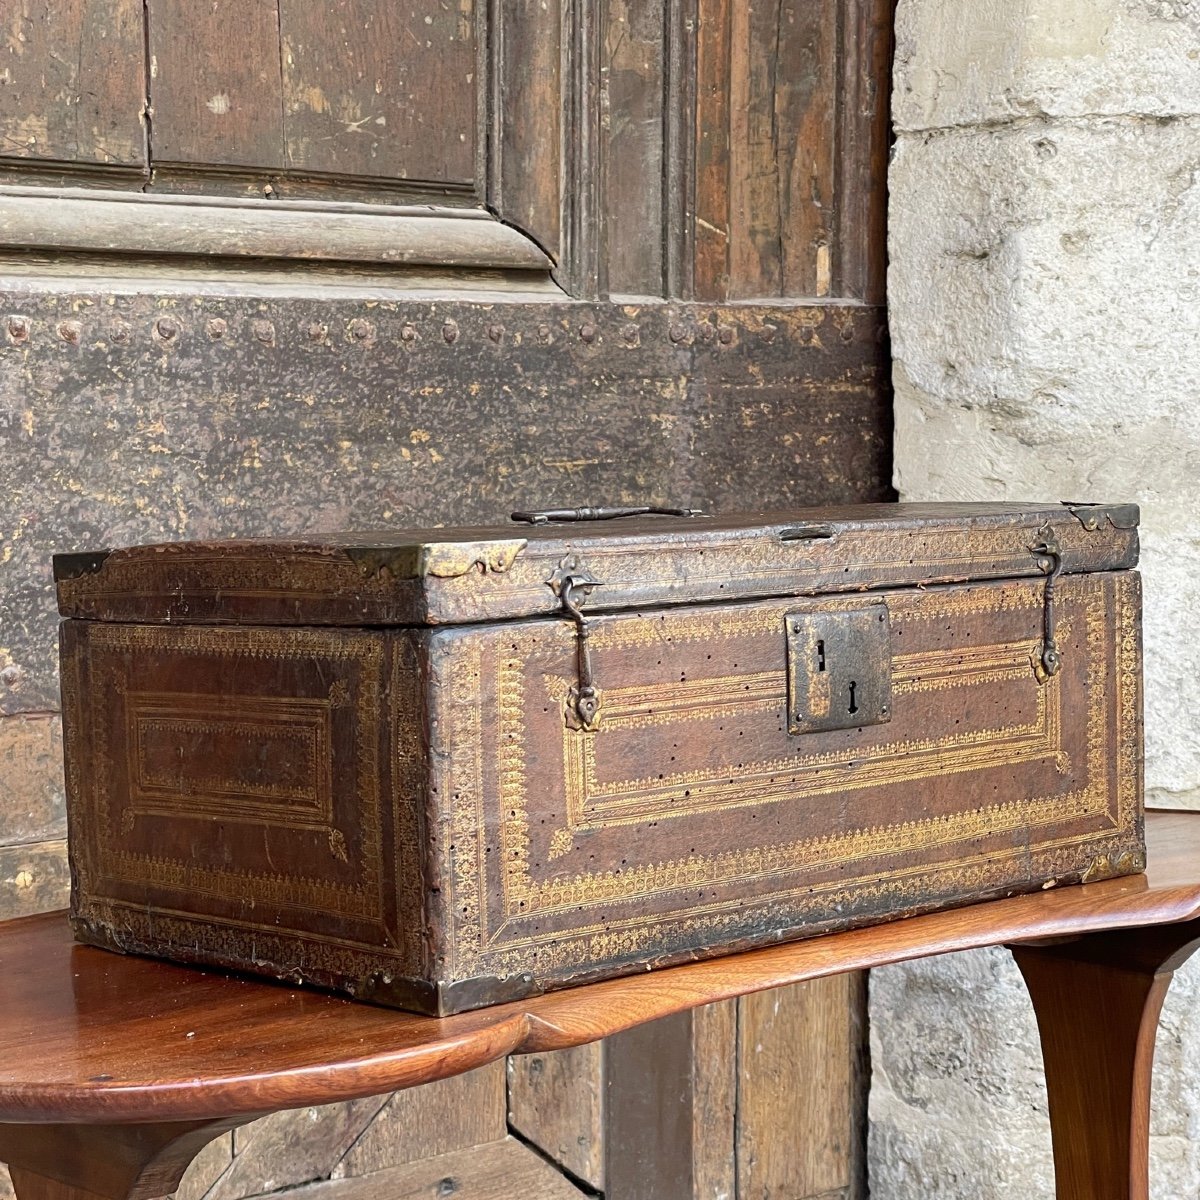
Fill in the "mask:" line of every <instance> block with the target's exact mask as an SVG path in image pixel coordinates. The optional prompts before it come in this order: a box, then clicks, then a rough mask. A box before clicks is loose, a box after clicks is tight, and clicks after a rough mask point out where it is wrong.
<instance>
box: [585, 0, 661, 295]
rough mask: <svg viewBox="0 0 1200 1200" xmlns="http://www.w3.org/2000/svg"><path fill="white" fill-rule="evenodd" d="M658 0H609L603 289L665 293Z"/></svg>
mask: <svg viewBox="0 0 1200 1200" xmlns="http://www.w3.org/2000/svg"><path fill="white" fill-rule="evenodd" d="M666 17H667V12H666V3H665V0H613V2H612V3H610V4H609V5H608V6H607V8H606V10H605V25H604V29H603V38H604V43H603V58H602V63H601V78H602V80H603V85H602V87H603V90H602V99H601V104H602V112H603V123H602V124H603V131H604V148H603V154H602V161H603V163H604V171H605V179H604V192H603V201H602V204H601V211H602V213H603V220H604V242H605V248H606V254H605V270H606V276H607V279H606V283H607V290H608V291H609V292H610V293H625V294H631V295H641V296H661V295H664V294H665V287H664V285H665V278H664V271H665V257H664V256H665V249H666V247H665V232H666V229H665V226H664V215H665V213H664V204H665V194H664V192H665V186H666V183H667V180H666V146H665V136H664V135H665V128H666V127H665V124H664V119H665V113H664V104H665V100H666V72H667V59H666V48H667V36H666V35H667V23H666Z"/></svg>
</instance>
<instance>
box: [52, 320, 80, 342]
mask: <svg viewBox="0 0 1200 1200" xmlns="http://www.w3.org/2000/svg"><path fill="white" fill-rule="evenodd" d="M82 332H83V326H82V325H81V324H80V323H79V322H78V321H63V322H62V324H61V325H59V327H58V336H59V337H60V338H62V340H63V341H64V342H68V343H70V344H71V345H72V346H78V345H79V335H80V334H81V333H82Z"/></svg>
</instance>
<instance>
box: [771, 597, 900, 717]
mask: <svg viewBox="0 0 1200 1200" xmlns="http://www.w3.org/2000/svg"><path fill="white" fill-rule="evenodd" d="M786 621H787V673H788V731H789V732H790V733H822V732H828V731H830V730H834V729H859V728H861V727H862V726H864V725H882V724H884V723H885V722H887V721H890V720H891V719H892V638H891V625H890V621H889V616H888V607H887V605H886V604H884V603H882V602H880V603H878V604H868V605H865V606H863V607H861V608H853V609H846V610H843V611H841V612H837V611H834V612H792V613H788V615H787V618H786Z"/></svg>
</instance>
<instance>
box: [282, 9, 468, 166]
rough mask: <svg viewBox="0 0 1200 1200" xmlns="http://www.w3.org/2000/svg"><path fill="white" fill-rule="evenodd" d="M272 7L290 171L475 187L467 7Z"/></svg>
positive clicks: (287, 158) (287, 159)
mask: <svg viewBox="0 0 1200 1200" xmlns="http://www.w3.org/2000/svg"><path fill="white" fill-rule="evenodd" d="M278 2H279V24H280V31H281V34H282V39H283V41H282V55H283V88H284V121H285V145H286V161H287V165H288V167H289V168H291V169H293V170H299V171H305V172H318V173H323V174H336V175H350V176H370V177H375V178H385V179H401V180H431V181H437V182H446V183H456V184H461V185H464V186H468V187H473V186H474V182H475V136H476V135H475V125H476V99H475V97H476V91H477V88H478V86H479V80H478V71H477V63H476V42H475V9H474V3H473V0H455V2H454V3H446V2H443V0H404V2H403V3H397V2H396V0H342V2H341V3H339V4H337V5H336V6H334V7H332V8H331V7H330V6H329V5H327V4H321V3H313V0H278Z"/></svg>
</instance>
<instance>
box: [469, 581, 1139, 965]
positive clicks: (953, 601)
mask: <svg viewBox="0 0 1200 1200" xmlns="http://www.w3.org/2000/svg"><path fill="white" fill-rule="evenodd" d="M1073 583H1074V581H1073ZM1074 586H1075V587H1078V588H1080V589H1081V590H1083V589H1086V590H1087V591H1092V593H1093V594H1092V595H1091V596H1087V595H1086V594H1085V595H1084V596H1083V599H1084V601H1085V603H1086V612H1087V626H1088V638H1087V642H1088V646H1089V672H1090V673H1092V672H1094V670H1095V667H1096V663H1097V660H1098V659H1103V660H1108V659H1109V658H1110V657H1111V647H1112V641H1113V633H1114V630H1113V629H1112V628H1111V627H1110V625H1109V623H1108V621H1107V620H1106V619H1105V608H1106V607H1107V606H1105V605H1103V604H1102V603H1098V601H1099V600H1100V597H1099V596H1097V595H1096V594H1095V589H1096V588H1097V587H1099V589H1100V591H1101V593H1103V591H1104V587H1103V583H1102V582H1101V581H1100V580H1099V579H1095V578H1093V579H1088V580H1086V581H1084V582H1079V583H1075V584H1074ZM1116 586H1118V588H1119V589H1121V591H1120V595H1121V596H1124V594H1125V592H1126V591H1127V590H1128V580H1122V581H1121V582H1120V583H1118V584H1117V585H1116ZM932 598H933V597H932V595H929V594H926V597H925V600H924V601H923V602H920V603H921V609H919V610H917V611H915V612H912V611H910V612H909V613H908V614H907V615H909V616H910V617H912V616H915V617H917V618H918V619H920V618H924V617H926V616H930V617H932V616H942V615H945V614H946V613H947V612H950V611H980V610H983V611H995V610H996V609H997V608H1030V609H1032V608H1036V607H1037V606H1038V604H1039V603H1040V589H1039V588H1037V586H1036V584H1015V585H1012V584H1009V585H1005V584H1000V585H993V586H991V587H988V588H985V589H977V590H971V591H962V592H959V593H957V594H956V595H954V596H953V597H943V599H944V600H948V601H949V603H945V602H943V603H942V604H940V605H934V604H931V603H929V601H930V600H932ZM1088 601H1090V603H1088ZM910 602H912V603H918V602H919V601H917V600H915V599H911V598H910ZM831 603H836V601H834V602H831ZM1115 607H1116V610H1117V611H1116V612H1115V614H1114V615H1115V617H1116V622H1115V623H1116V625H1117V626H1118V627H1119V628H1120V629H1121V631H1122V633H1123V634H1124V635H1125V640H1126V641H1128V638H1129V637H1130V636H1132V637H1133V638H1134V639H1136V630H1135V629H1133V628H1132V620H1133V616H1132V615H1131V612H1130V610H1129V606H1128V604H1125V605H1121V604H1118V605H1116V606H1115ZM922 610H923V611H922ZM703 620H705V621H708V620H709V616H708V615H707V614H706V615H705V617H704V618H703ZM697 633H698V631H697ZM708 634H709V636H711V634H712V626H711V624H709V625H708ZM1132 645H1133V646H1134V661H1132V662H1123V663H1122V664H1119V669H1118V672H1117V675H1118V678H1117V687H1118V691H1119V693H1120V695H1121V697H1122V700H1121V704H1122V716H1123V717H1125V716H1126V713H1125V709H1126V708H1128V705H1129V703H1131V702H1130V701H1129V699H1128V692H1129V689H1130V687H1131V686H1132V687H1134V688H1135V689H1136V666H1137V664H1136V640H1134V641H1133V643H1132ZM477 671H478V667H476V672H477ZM476 678H478V675H477V674H476ZM497 682H498V690H499V691H500V692H501V695H502V696H503V697H504V700H505V701H507V705H506V706H507V707H510V708H511V710H512V711H513V712H514V713H518V714H519V713H520V704H519V703H518V697H519V693H518V694H517V695H514V694H513V693H512V692H510V691H509V690H508V684H509V682H510V681H509V680H503V681H501V680H498V681H497ZM1088 690H1089V695H1090V697H1091V701H1090V704H1089V713H1088V726H1089V737H1088V746H1089V750H1088V760H1089V763H1088V773H1089V777H1090V780H1091V785H1090V786H1089V787H1087V788H1084V789H1082V790H1081V791H1078V792H1075V793H1071V794H1070V795H1067V796H1058V797H1055V798H1053V799H1052V800H1049V801H1045V800H1043V801H1041V802H1038V801H1033V802H1032V803H1031V802H1028V801H1025V802H1012V803H1009V804H1006V805H1000V806H996V807H995V808H994V809H990V810H988V811H986V812H984V813H979V814H974V813H972V814H963V815H962V816H961V817H960V818H959V823H960V824H961V823H962V821H963V820H964V819H965V820H967V822H968V823H972V824H973V825H974V826H977V827H978V828H979V829H980V830H982V831H984V832H995V831H996V830H997V829H1000V828H1003V827H1004V826H1005V824H1006V823H1011V824H1010V827H1011V828H1026V827H1029V826H1031V825H1037V824H1041V825H1053V824H1060V823H1061V822H1062V821H1063V820H1064V819H1067V818H1069V817H1071V816H1086V815H1093V816H1094V815H1102V814H1104V813H1109V816H1110V823H1111V825H1112V826H1113V828H1114V829H1116V830H1117V831H1118V835H1123V834H1124V833H1126V832H1127V831H1128V830H1129V828H1130V827H1131V822H1132V821H1133V820H1134V815H1135V810H1136V807H1137V805H1136V784H1135V783H1133V782H1131V779H1132V777H1133V776H1134V775H1135V773H1136V772H1135V768H1136V763H1135V762H1134V761H1133V759H1134V758H1136V751H1135V750H1131V749H1130V746H1129V745H1128V742H1129V733H1128V724H1127V719H1126V720H1125V721H1124V722H1122V723H1121V724H1120V725H1119V728H1118V735H1119V736H1118V742H1119V744H1120V751H1119V753H1120V768H1119V775H1120V778H1119V781H1118V783H1119V786H1118V795H1117V796H1116V797H1110V796H1109V795H1108V794H1107V788H1106V787H1105V786H1104V773H1103V766H1104V751H1105V743H1106V739H1105V724H1106V722H1105V711H1104V710H1105V704H1104V696H1103V689H1102V688H1099V687H1095V686H1093V687H1090V688H1089V689H1088ZM457 711H459V712H460V713H461V708H459V709H458V710H457ZM503 724H504V723H503V721H501V726H502V729H501V736H500V762H499V764H498V765H499V766H500V770H501V778H502V781H504V780H507V781H508V784H509V786H507V787H505V786H503V784H502V800H503V803H504V817H505V820H504V822H503V825H504V828H505V830H506V832H507V831H512V832H514V833H515V834H516V838H517V840H515V842H514V841H513V840H511V839H510V840H508V841H503V839H502V853H503V855H504V859H505V864H506V870H505V876H506V878H507V881H508V883H509V884H510V885H511V884H512V883H513V882H516V881H519V880H521V879H522V877H523V878H524V879H526V880H527V879H528V874H527V871H526V869H525V859H526V856H527V854H528V833H527V829H526V828H525V827H524V823H523V821H522V817H523V815H524V799H523V794H520V795H519V794H517V789H515V788H514V787H513V786H512V783H513V781H514V779H517V778H520V782H521V791H522V792H523V786H524V785H523V762H522V761H521V758H522V756H521V750H520V738H519V736H516V737H513V736H509V737H506V736H504V730H503ZM465 732H466V731H465V730H458V731H456V742H457V744H461V742H458V738H459V737H461V736H464V735H465ZM518 732H519V731H518ZM1131 756H1132V757H1131ZM506 765H508V766H509V767H511V768H512V770H510V771H507V772H506V769H505V768H506ZM514 770H520V771H521V772H522V774H521V775H520V776H517V775H514V774H513V771H514ZM1110 800H1115V807H1116V808H1117V810H1118V811H1117V812H1116V813H1115V814H1114V813H1111V812H1110V808H1109V802H1110ZM946 822H947V819H946V818H933V819H930V820H929V821H925V822H914V823H911V824H909V825H906V826H905V827H904V828H902V829H899V828H889V829H878V830H866V831H860V832H859V836H860V837H861V838H863V839H867V840H869V841H870V842H872V843H874V850H875V852H876V853H883V852H889V851H894V850H895V847H896V845H898V844H901V843H902V844H904V845H906V846H908V845H910V844H911V841H912V835H913V834H914V833H920V832H921V829H922V826H924V827H925V832H926V834H927V835H928V834H930V833H932V834H933V835H934V836H933V838H932V839H928V840H931V843H932V842H938V843H944V842H948V841H960V840H962V838H963V837H964V836H970V834H969V833H965V834H964V832H963V831H962V830H961V829H957V830H953V831H948V830H946V829H945V828H940V829H939V826H944V825H945V824H946ZM456 832H457V833H458V834H461V832H462V831H461V830H458V831H456ZM460 842H461V838H460ZM1111 842H1112V846H1113V848H1114V853H1115V852H1116V849H1117V848H1119V847H1123V848H1124V849H1125V850H1128V842H1127V840H1125V841H1122V840H1121V836H1116V837H1114V838H1112V839H1111ZM1107 844H1108V843H1107V842H1105V840H1104V839H1103V838H1102V837H1098V836H1097V835H1096V834H1094V833H1090V834H1087V833H1085V834H1080V835H1077V836H1072V837H1067V838H1064V839H1059V840H1054V839H1051V840H1050V841H1047V842H1045V843H1043V845H1042V847H1041V848H1040V849H1038V850H1036V851H1034V852H1033V857H1032V860H1030V859H1029V852H1028V851H1021V852H1014V854H1013V855H1010V856H1008V858H1011V859H1014V860H1015V858H1016V857H1020V858H1022V859H1023V860H1024V861H1033V862H1034V864H1035V869H1036V864H1041V866H1042V868H1043V869H1044V870H1045V872H1046V874H1047V877H1050V876H1053V875H1056V874H1058V875H1062V874H1067V873H1069V872H1071V871H1073V870H1077V869H1081V867H1080V861H1081V860H1082V858H1083V857H1084V856H1088V857H1089V858H1090V857H1091V856H1093V855H1094V854H1096V853H1100V849H1099V848H1103V847H1104V846H1106V845H1107ZM820 845H821V843H820V842H819V841H818V842H817V843H816V846H815V848H816V849H820ZM461 850H462V847H461V845H460V851H461ZM803 850H804V848H803V847H788V848H785V854H786V855H787V856H788V857H789V858H790V859H791V862H790V863H788V864H787V865H788V866H793V867H794V863H795V856H796V854H797V853H803ZM863 852H865V853H868V854H869V853H871V852H872V846H869V845H865V846H864V847H863ZM741 853H742V854H743V855H745V854H746V853H747V852H744V851H743V852H741ZM470 858H474V862H473V863H472V862H470V861H469V859H470ZM1008 858H1006V857H1005V856H1004V855H1003V854H1000V853H993V854H990V855H988V856H985V857H984V858H983V860H982V861H981V862H980V863H978V864H975V865H972V864H970V863H961V862H960V863H958V864H955V865H954V866H953V868H951V867H950V866H947V867H945V868H936V869H934V868H929V867H928V866H926V867H922V868H915V869H914V870H915V871H916V872H917V874H918V876H919V877H922V878H924V877H927V876H928V874H929V872H930V870H935V871H936V873H938V874H939V876H941V877H948V876H947V872H949V871H951V870H952V869H953V870H954V871H956V872H957V875H956V876H955V878H956V879H960V880H961V881H963V885H964V886H969V887H970V888H972V889H975V890H979V889H981V888H983V887H985V886H988V885H989V884H993V885H994V884H996V880H997V879H999V878H1000V876H1001V873H1002V870H1003V866H1004V865H1005V864H1006V863H1007V861H1008ZM763 865H764V866H768V865H769V864H763ZM472 866H473V867H474V870H475V875H474V878H475V879H477V880H478V879H480V875H479V872H480V870H481V869H482V866H483V864H482V860H481V859H479V858H477V857H475V856H474V855H473V854H471V855H469V856H468V855H467V854H465V853H460V857H459V858H458V860H457V861H456V868H457V869H456V875H457V877H458V879H459V880H460V881H462V880H464V879H465V878H467V877H468V876H467V874H466V872H467V870H468V868H469V867H472ZM664 874H665V875H666V876H668V879H667V880H664V878H663V877H664ZM643 875H645V876H646V878H641V876H643ZM706 876H707V872H705V871H703V864H702V863H701V862H699V861H697V862H684V863H663V864H652V865H651V866H650V867H648V868H646V869H643V871H641V872H634V873H633V874H632V876H630V875H622V876H621V877H620V879H619V881H617V882H619V887H618V889H617V890H616V891H615V892H614V891H613V888H612V886H611V883H612V882H613V881H612V880H608V877H607V876H605V875H601V876H592V877H588V876H583V875H580V876H577V877H575V878H573V879H571V880H567V881H564V882H563V883H562V885H560V886H559V890H558V892H557V894H554V895H553V898H552V902H557V903H556V907H557V906H558V905H563V906H566V905H574V906H575V907H578V906H579V904H580V903H587V902H592V903H595V902H597V901H603V900H605V899H609V900H618V901H619V900H622V899H628V898H629V897H630V896H631V895H633V896H636V895H640V894H644V892H643V888H646V887H649V889H650V890H654V886H655V885H656V884H661V883H662V882H664V881H666V882H669V883H670V884H671V885H674V886H688V885H690V884H692V883H694V882H701V881H702V879H703V877H706ZM905 878H906V876H905V875H904V873H901V874H899V875H897V876H896V877H895V880H894V882H893V883H889V884H887V885H886V890H887V894H888V895H889V896H891V897H893V898H894V899H896V900H897V901H902V900H903V899H904V898H905V897H906V896H909V895H910V894H915V893H914V892H913V885H912V884H911V883H910V884H909V885H908V890H906V886H905V884H904V879H905ZM606 880H608V883H609V886H600V887H599V888H597V887H596V884H597V883H598V882H599V883H600V884H602V885H603V884H604V883H605V881H606ZM480 881H481V882H482V880H480ZM840 882H841V881H839V883H840ZM580 885H583V894H581V886H580ZM879 886H883V885H881V884H879V883H871V882H870V881H867V880H858V881H856V882H854V883H853V884H851V885H850V887H849V888H848V889H847V890H846V891H845V892H844V893H843V894H844V896H846V897H861V896H863V895H865V894H868V893H869V891H870V889H871V888H872V887H879ZM864 889H867V891H866V892H864ZM597 893H612V894H611V895H606V894H597ZM800 893H803V894H808V895H817V894H818V893H809V891H808V888H807V887H804V888H801V889H797V892H796V895H799V894H800ZM788 895H789V894H787V893H784V894H782V895H780V894H778V893H777V894H776V895H775V896H773V897H772V903H779V902H780V901H781V900H783V901H786V900H787V899H788ZM819 898H820V903H821V905H822V906H823V907H825V908H827V907H828V905H829V904H830V903H836V902H838V901H836V900H834V898H833V897H832V896H830V894H829V893H828V892H827V891H826V890H824V889H821V890H820V893H819ZM543 899H551V896H550V895H543ZM510 900H511V894H510ZM521 911H522V913H528V912H530V911H535V910H534V909H533V908H532V906H530V905H529V903H528V901H526V904H525V907H524V909H522V910H521ZM738 919H739V917H738V914H737V913H736V912H734V913H725V914H724V915H722V914H720V913H719V912H717V911H707V912H689V915H688V917H687V918H674V919H671V920H670V925H671V928H672V930H674V931H676V932H677V933H678V934H679V935H680V936H681V937H682V936H686V935H687V933H688V931H689V930H691V931H696V930H702V931H704V932H705V934H706V936H707V935H708V934H709V933H719V930H720V928H721V927H722V926H723V925H728V924H731V923H735V922H736V921H737V920H738ZM663 920H664V919H663V918H662V917H660V916H654V915H651V916H647V917H644V918H640V919H638V918H631V919H630V920H629V921H627V922H613V921H608V922H605V923H604V925H603V926H601V927H598V928H593V929H587V928H582V929H577V930H573V931H571V932H570V933H567V934H562V933H559V934H554V935H540V936H535V937H532V938H530V937H526V938H520V939H514V940H512V941H505V942H502V943H498V944H492V945H491V946H489V947H488V949H487V950H486V951H483V947H481V946H480V945H479V942H478V937H477V934H476V935H472V937H471V938H470V942H471V943H473V946H474V947H475V948H477V950H476V952H471V950H472V947H471V946H469V945H464V950H465V951H468V953H466V954H465V956H464V960H463V962H462V963H461V964H460V965H461V966H462V967H463V968H464V969H467V970H469V969H479V968H483V969H486V970H487V971H494V972H497V973H501V972H503V970H504V969H506V964H507V965H515V968H519V967H520V964H522V963H525V964H526V965H527V951H528V949H529V948H530V947H531V946H536V947H537V954H538V962H539V969H543V968H544V969H546V970H553V969H556V968H563V967H567V966H569V965H571V964H575V965H578V964H579V963H580V962H585V963H586V962H587V961H589V960H590V959H589V954H590V953H591V952H587V953H584V947H585V946H586V945H590V944H591V942H590V941H589V939H593V938H597V937H603V938H607V939H613V938H620V937H623V936H624V934H623V933H622V928H624V927H628V928H629V929H631V930H632V929H634V928H635V927H637V926H640V925H654V924H657V925H661V924H662V923H663ZM465 932H466V930H465V929H464V933H465ZM503 932H504V927H503V926H502V927H501V929H499V930H495V931H492V939H493V943H496V939H497V936H498V935H500V934H502V933H503ZM640 936H642V937H643V938H647V937H648V936H650V935H647V934H645V933H643V934H641V935H640ZM595 944H596V945H601V943H600V942H597V943H595ZM638 944H640V943H638V942H637V936H635V937H634V945H635V948H636V945H638ZM596 953H597V955H599V954H600V953H601V952H600V951H596ZM604 953H607V952H604ZM581 954H583V955H584V956H583V957H581Z"/></svg>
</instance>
